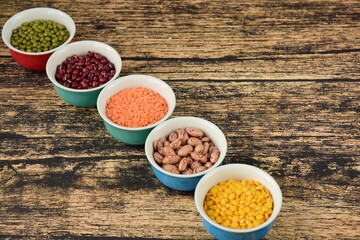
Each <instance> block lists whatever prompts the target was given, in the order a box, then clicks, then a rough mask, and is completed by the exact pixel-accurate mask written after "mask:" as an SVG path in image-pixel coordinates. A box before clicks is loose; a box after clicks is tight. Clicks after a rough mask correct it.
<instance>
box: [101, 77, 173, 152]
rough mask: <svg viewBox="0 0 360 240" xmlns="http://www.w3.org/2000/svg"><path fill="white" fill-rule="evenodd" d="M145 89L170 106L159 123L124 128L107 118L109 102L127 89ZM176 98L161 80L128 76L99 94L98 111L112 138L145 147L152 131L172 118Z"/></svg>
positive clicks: (119, 79) (110, 84)
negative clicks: (161, 98)
mask: <svg viewBox="0 0 360 240" xmlns="http://www.w3.org/2000/svg"><path fill="white" fill-rule="evenodd" d="M136 87H144V88H148V89H150V90H152V91H154V92H157V93H159V94H160V95H161V96H162V97H163V98H164V99H165V100H166V102H167V104H168V112H167V114H166V115H165V116H164V117H163V118H162V119H161V120H159V121H158V122H156V123H154V124H151V125H148V126H145V127H138V128H131V127H124V126H120V125H118V124H116V123H114V122H112V121H111V120H110V119H109V118H108V117H107V116H106V102H107V100H108V99H109V98H110V97H112V96H113V95H115V94H116V93H118V92H120V91H121V90H122V89H125V88H136ZM175 105H176V98H175V93H174V91H173V90H172V89H171V87H170V86H169V85H168V84H167V83H166V82H164V81H163V80H161V79H158V78H156V77H153V76H149V75H128V76H124V77H120V78H118V79H116V80H114V81H112V82H111V83H109V84H108V85H107V86H106V87H105V88H104V89H103V90H102V91H101V92H100V94H99V97H98V100H97V109H98V112H99V114H100V116H101V118H102V119H103V121H104V125H105V128H106V129H107V130H108V132H109V133H110V135H111V136H113V137H114V138H115V139H117V140H119V141H120V142H123V143H126V144H131V145H143V144H144V143H145V140H146V138H147V136H148V134H149V133H150V131H151V130H152V129H153V128H154V127H156V126H157V125H159V124H161V123H162V122H164V121H165V120H167V119H169V118H171V115H172V113H173V111H174V109H175Z"/></svg>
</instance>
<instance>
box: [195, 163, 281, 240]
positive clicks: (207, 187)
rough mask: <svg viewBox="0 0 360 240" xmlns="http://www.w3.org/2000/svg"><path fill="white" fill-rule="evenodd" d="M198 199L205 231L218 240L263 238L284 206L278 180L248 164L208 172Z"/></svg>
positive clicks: (201, 183) (199, 190)
mask: <svg viewBox="0 0 360 240" xmlns="http://www.w3.org/2000/svg"><path fill="white" fill-rule="evenodd" d="M194 199H195V205H196V208H197V210H198V211H199V213H200V217H201V220H202V223H203V224H204V227H205V228H206V230H207V231H208V232H209V233H210V234H211V235H212V236H213V237H215V238H216V239H218V240H232V239H261V238H263V237H264V236H265V235H266V234H267V233H268V232H269V231H270V230H271V228H272V227H273V224H274V222H275V220H276V218H277V216H278V214H279V213H280V209H281V206H282V192H281V189H280V187H279V185H278V183H277V182H276V181H275V179H274V178H273V177H272V176H271V175H269V174H268V173H267V172H265V171H263V170H261V169H259V168H257V167H254V166H251V165H247V164H227V165H223V166H220V167H218V168H216V169H214V170H212V171H210V172H208V173H207V174H205V175H204V176H203V177H202V178H201V180H200V181H199V183H198V185H197V186H196V189H195V196H194Z"/></svg>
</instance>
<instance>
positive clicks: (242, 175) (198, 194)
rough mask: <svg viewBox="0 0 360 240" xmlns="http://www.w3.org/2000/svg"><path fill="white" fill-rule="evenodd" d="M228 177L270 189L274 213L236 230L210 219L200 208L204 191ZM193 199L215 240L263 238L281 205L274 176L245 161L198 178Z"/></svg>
mask: <svg viewBox="0 0 360 240" xmlns="http://www.w3.org/2000/svg"><path fill="white" fill-rule="evenodd" d="M230 179H237V180H253V181H258V182H259V183H260V184H261V185H263V186H264V187H265V188H267V189H268V190H269V191H270V193H271V195H272V198H273V204H274V207H273V212H272V214H271V216H270V218H269V219H268V220H267V221H265V222H264V223H263V224H261V225H259V226H257V227H254V228H250V229H244V230H238V229H232V228H227V227H224V226H222V225H220V224H218V223H216V222H214V221H213V220H211V219H210V217H209V216H208V215H207V214H206V212H205V210H204V207H203V204H204V201H205V197H206V194H207V192H208V191H209V190H210V189H211V188H212V187H213V186H215V185H217V184H218V183H220V182H224V181H227V180H230ZM194 199H195V205H196V208H197V210H198V211H199V213H200V216H201V219H202V222H203V224H204V226H205V228H206V229H207V231H208V232H209V233H210V234H211V235H213V236H214V237H215V238H216V239H218V240H232V239H244V240H245V239H246V240H247V239H250V240H252V239H254V240H255V239H261V238H263V237H264V236H265V235H266V234H267V233H268V232H269V231H270V229H271V228H272V226H273V224H274V222H275V219H276V217H277V216H278V214H279V213H280V209H281V206H282V193H281V189H280V187H279V185H278V184H277V182H276V181H275V179H274V178H273V177H271V176H270V175H269V174H268V173H266V172H265V171H263V170H261V169H259V168H257V167H254V166H251V165H246V164H227V165H223V166H220V167H218V168H216V169H214V170H213V171H210V172H209V173H207V174H206V175H205V176H204V177H203V178H202V179H201V180H200V181H199V183H198V185H197V187H196V189H195V195H194Z"/></svg>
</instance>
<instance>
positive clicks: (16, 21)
mask: <svg viewBox="0 0 360 240" xmlns="http://www.w3.org/2000/svg"><path fill="white" fill-rule="evenodd" d="M35 20H51V21H54V22H57V23H60V24H63V25H64V26H65V27H66V29H67V30H68V31H69V33H70V37H69V38H68V39H67V40H66V41H65V42H64V43H63V44H62V45H60V46H58V47H56V48H53V49H50V50H49V51H46V52H36V53H32V52H31V53H29V52H24V51H21V50H19V49H16V48H15V47H13V46H12V45H11V41H10V40H11V35H12V31H13V30H14V29H16V28H18V27H20V26H21V25H22V24H23V23H24V22H32V21H35ZM75 31H76V26H75V23H74V21H73V19H72V18H71V17H70V16H69V15H68V14H66V13H65V12H63V11H60V10H58V9H54V8H46V7H39V8H30V9H27V10H24V11H21V12H19V13H17V14H15V15H13V16H12V17H11V18H9V19H8V20H7V21H6V23H5V24H4V26H3V28H2V32H1V36H2V39H3V41H4V43H5V45H6V46H7V47H8V48H9V50H10V53H11V55H12V57H13V58H14V59H15V61H16V62H18V63H19V64H20V65H22V66H23V67H26V68H28V69H31V70H45V67H46V61H47V60H48V59H49V57H50V56H51V54H52V53H54V52H55V51H56V50H57V49H59V48H61V47H62V46H65V45H67V44H68V43H70V42H71V41H73V40H74V36H75Z"/></svg>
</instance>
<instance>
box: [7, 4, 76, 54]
mask: <svg viewBox="0 0 360 240" xmlns="http://www.w3.org/2000/svg"><path fill="white" fill-rule="evenodd" d="M45 9H46V10H49V11H55V12H58V13H60V14H61V15H63V16H64V17H66V18H68V19H69V20H70V25H71V26H72V28H73V29H74V31H73V32H72V31H69V33H70V36H69V38H68V39H67V40H66V41H65V42H63V43H62V44H61V45H60V46H57V47H56V48H52V49H50V50H48V51H45V52H25V51H21V50H19V49H17V48H15V47H14V46H13V45H12V44H11V43H10V41H9V40H8V39H7V38H5V33H6V31H5V30H7V25H9V24H10V22H11V21H13V20H14V19H15V18H16V17H17V16H20V15H22V14H24V13H26V12H32V11H39V10H45ZM12 30H13V29H11V31H12ZM75 32H76V24H75V22H74V20H73V19H72V17H70V15H69V14H67V13H66V12H64V11H61V10H59V9H56V8H51V7H35V8H29V9H25V10H23V11H20V12H17V13H15V14H14V15H12V16H11V17H10V18H9V19H8V20H7V21H6V22H5V24H4V25H3V28H2V30H1V37H2V40H3V42H4V43H5V45H6V46H7V47H8V48H9V49H10V50H12V51H14V52H17V53H20V54H23V55H28V56H42V55H47V54H51V53H53V52H55V51H56V50H57V49H59V48H61V47H64V46H65V45H67V44H68V43H70V42H71V41H72V40H73V39H74V36H75Z"/></svg>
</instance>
